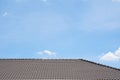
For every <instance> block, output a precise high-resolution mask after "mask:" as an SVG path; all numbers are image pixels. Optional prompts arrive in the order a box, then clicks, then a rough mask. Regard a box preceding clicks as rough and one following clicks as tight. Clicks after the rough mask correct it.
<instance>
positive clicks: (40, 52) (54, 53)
mask: <svg viewBox="0 0 120 80" xmlns="http://www.w3.org/2000/svg"><path fill="white" fill-rule="evenodd" d="M37 54H39V55H49V56H55V55H56V52H53V51H50V50H43V51H39V52H37Z"/></svg>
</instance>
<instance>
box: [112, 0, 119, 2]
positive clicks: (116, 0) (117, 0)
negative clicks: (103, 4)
mask: <svg viewBox="0 0 120 80" xmlns="http://www.w3.org/2000/svg"><path fill="white" fill-rule="evenodd" d="M112 2H120V0H112Z"/></svg>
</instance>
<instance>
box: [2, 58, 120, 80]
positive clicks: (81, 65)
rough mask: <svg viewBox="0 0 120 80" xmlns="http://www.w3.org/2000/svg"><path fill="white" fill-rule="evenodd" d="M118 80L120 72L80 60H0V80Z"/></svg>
mask: <svg viewBox="0 0 120 80" xmlns="http://www.w3.org/2000/svg"><path fill="white" fill-rule="evenodd" d="M67 79H68V80H73V79H74V80H119V79H120V70H119V69H116V68H112V67H109V66H104V65H101V64H97V63H93V62H90V61H87V60H82V59H0V80H67Z"/></svg>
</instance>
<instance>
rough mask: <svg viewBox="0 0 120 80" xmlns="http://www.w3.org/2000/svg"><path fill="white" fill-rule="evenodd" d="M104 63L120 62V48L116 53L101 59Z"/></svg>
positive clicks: (105, 55) (108, 54)
mask: <svg viewBox="0 0 120 80" xmlns="http://www.w3.org/2000/svg"><path fill="white" fill-rule="evenodd" d="M100 60H102V61H120V48H119V49H117V50H116V51H115V52H108V53H106V54H104V55H103V56H101V57H100Z"/></svg>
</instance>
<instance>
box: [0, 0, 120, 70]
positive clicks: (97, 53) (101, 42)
mask: <svg viewBox="0 0 120 80" xmlns="http://www.w3.org/2000/svg"><path fill="white" fill-rule="evenodd" d="M0 58H40V59H41V58H42V59H71V58H72V59H86V60H90V61H94V62H97V63H101V64H105V65H109V66H112V67H116V68H120V0H0Z"/></svg>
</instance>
